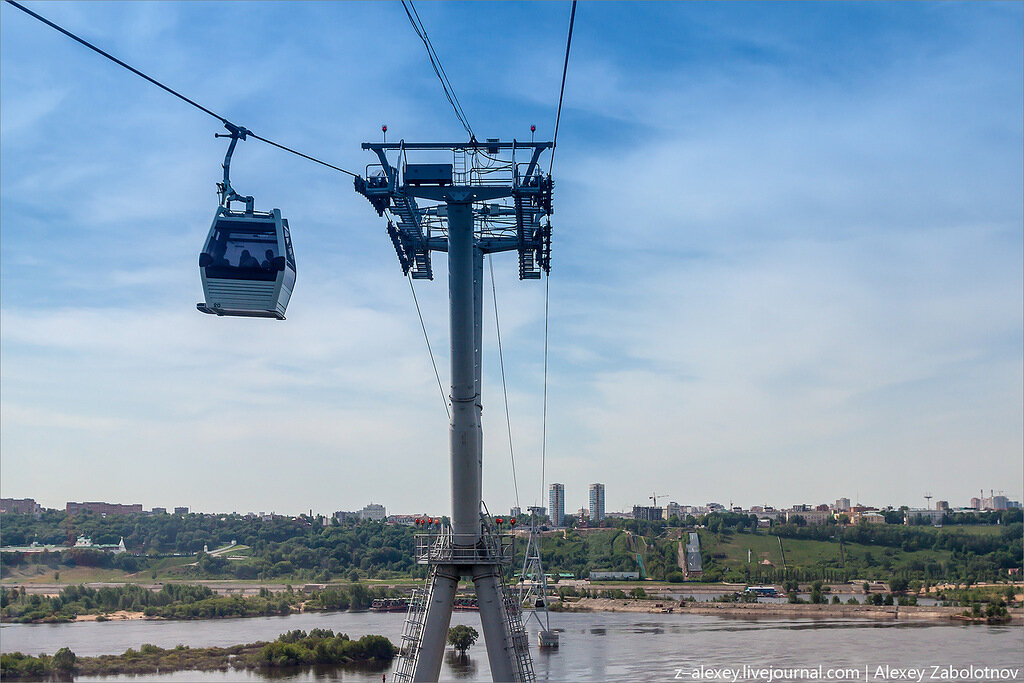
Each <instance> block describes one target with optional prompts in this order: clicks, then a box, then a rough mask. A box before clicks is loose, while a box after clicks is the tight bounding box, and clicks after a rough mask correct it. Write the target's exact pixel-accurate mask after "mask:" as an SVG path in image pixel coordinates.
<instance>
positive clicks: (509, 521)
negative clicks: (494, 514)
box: [508, 517, 516, 524]
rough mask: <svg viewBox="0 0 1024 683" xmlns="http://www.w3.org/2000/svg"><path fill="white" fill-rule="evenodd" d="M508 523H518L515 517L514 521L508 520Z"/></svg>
mask: <svg viewBox="0 0 1024 683" xmlns="http://www.w3.org/2000/svg"><path fill="white" fill-rule="evenodd" d="M508 523H509V524H515V523H516V518H515V517H513V518H512V519H510V520H508Z"/></svg>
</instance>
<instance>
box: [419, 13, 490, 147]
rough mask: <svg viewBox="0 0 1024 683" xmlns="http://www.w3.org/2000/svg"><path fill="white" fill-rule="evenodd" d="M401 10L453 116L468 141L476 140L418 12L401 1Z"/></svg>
mask: <svg viewBox="0 0 1024 683" xmlns="http://www.w3.org/2000/svg"><path fill="white" fill-rule="evenodd" d="M410 8H411V11H410ZM402 9H404V10H405V15H406V16H407V17H409V23H410V24H412V30H413V31H415V32H416V35H417V36H418V37H419V39H420V40H421V41H423V46H424V47H426V48H427V58H428V59H430V66H432V67H433V68H434V73H435V74H436V75H437V78H438V80H440V81H441V88H443V89H444V96H445V97H446V98H448V103H449V104H450V105H452V109H454V110H455V116H456V117H457V118H458V119H459V123H461V124H462V127H463V128H465V129H466V132H467V133H469V139H470V140H476V135H475V134H474V133H473V127H472V126H470V125H469V117H467V116H466V112H465V111H464V110H463V109H462V103H461V102H459V98H458V96H457V95H456V94H455V88H453V87H452V84H451V81H449V80H448V74H447V73H445V70H444V67H443V66H442V65H441V58H440V57H438V56H437V52H436V51H435V50H434V46H433V44H432V43H431V42H430V37H429V36H427V29H426V27H425V26H424V25H423V20H422V19H420V14H419V12H417V11H416V6H415V5H413V4H412V0H402ZM414 16H415V18H414Z"/></svg>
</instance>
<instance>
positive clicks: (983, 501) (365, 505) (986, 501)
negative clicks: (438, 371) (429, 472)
mask: <svg viewBox="0 0 1024 683" xmlns="http://www.w3.org/2000/svg"><path fill="white" fill-rule="evenodd" d="M555 486H558V487H560V488H559V496H560V500H561V503H562V514H563V517H572V516H574V515H570V514H566V513H565V510H566V509H574V508H575V506H574V504H573V503H570V502H568V501H570V500H571V499H572V498H571V496H570V495H567V493H566V492H567V490H568V491H569V492H571V491H572V488H571V487H566V485H565V484H561V483H552V484H550V485H549V487H548V492H549V497H548V505H547V507H545V506H537V507H538V509H543V510H544V511H545V514H547V515H548V516H550V514H551V499H552V497H551V494H552V492H553V487H555ZM594 486H600V487H601V493H602V495H605V492H606V490H607V487H606V486H605V485H604V484H601V483H597V484H589V485H588V486H587V494H588V499H587V503H586V504H583V505H581V506H580V507H579V508H575V509H578V510H582V509H586V510H588V512H589V510H590V502H591V501H592V500H593V496H592V495H591V494H592V491H593V487H594ZM976 493H979V494H981V495H980V496H979V495H970V496H969V497H967V498H965V499H964V500H960V499H959V498H957V497H956V496H952V497H944V496H942V495H928V496H927V497H926V494H922V495H921V496H920V497H919V498H920V500H918V501H916V502H915V501H914V500H913V499H912V497H910V498H907V499H904V500H900V501H899V502H896V501H877V500H857V499H855V498H854V497H850V496H840V497H832V498H829V497H827V496H826V497H824V498H822V499H821V500H817V499H814V498H806V497H805V498H804V499H802V500H800V501H784V502H779V501H775V502H773V501H770V500H767V501H765V500H762V501H760V502H756V503H750V502H745V501H730V500H726V501H724V502H723V501H714V500H710V499H708V500H690V499H682V500H680V499H669V497H667V496H666V497H665V498H666V499H665V504H664V505H659V506H657V507H659V508H661V509H663V510H667V509H669V507H670V506H673V505H677V506H679V507H688V508H705V509H707V506H708V505H709V504H710V505H721V506H722V509H723V510H726V511H728V510H729V509H730V508H731V507H741V508H742V509H743V510H744V511H755V510H756V509H760V508H763V507H764V506H768V507H770V508H773V509H775V510H788V509H792V508H795V507H800V506H811V507H813V506H820V505H828V506H829V507H830V508H833V509H844V508H848V507H850V506H857V505H864V506H869V507H873V508H878V509H884V508H888V507H892V508H894V509H899V508H900V507H902V506H906V507H908V508H909V509H911V510H922V509H932V510H934V509H936V508H937V506H938V505H942V504H945V505H948V507H949V509H951V510H954V511H955V510H958V509H971V508H972V507H974V506H975V504H976V503H977V504H978V505H979V506H980V508H981V509H1004V508H994V507H993V506H992V505H991V503H992V501H993V500H997V499H1003V500H1006V501H1009V502H1011V503H1017V504H1019V503H1020V502H1021V501H1020V500H1019V499H1015V498H1014V497H1013V496H1011V495H1006V491H1005V490H1004V489H993V488H989V489H982V490H978V491H977V492H976ZM3 498H4V499H5V500H6V499H14V500H15V501H17V500H24V499H30V500H33V501H35V502H36V503H37V504H40V505H42V507H43V508H46V509H51V510H54V509H56V510H63V509H65V508H67V507H68V506H72V505H74V506H79V507H80V506H82V505H88V504H99V505H112V506H121V507H126V508H127V507H133V506H135V507H141V510H140V511H139V512H141V513H143V514H145V513H150V512H151V511H154V510H161V511H164V512H166V511H167V510H181V509H184V510H185V511H186V512H189V511H190V512H196V513H201V514H224V513H228V512H231V513H236V514H243V515H244V514H250V513H257V512H258V514H284V515H289V516H298V515H300V514H306V513H308V512H310V511H311V510H310V509H309V508H306V509H302V510H297V511H296V510H286V509H277V510H274V509H270V507H268V506H267V505H263V506H257V507H255V508H250V509H244V510H227V509H198V508H196V507H191V506H180V505H150V504H149V503H140V502H138V501H136V500H132V501H128V502H126V501H103V502H99V501H97V502H96V503H89V502H86V503H77V502H73V501H66V502H65V503H63V504H59V505H48V504H46V501H45V497H42V498H40V497H36V496H17V495H15V496H8V495H7V494H6V492H5V494H4V496H3ZM660 498H661V496H659V499H660ZM80 499H81V500H83V501H87V500H95V499H86V498H80ZM933 499H934V502H933ZM381 500H382V499H381V498H380V496H375V497H374V498H373V500H368V501H362V502H360V501H348V503H347V504H344V505H339V506H335V508H333V509H330V510H319V509H312V513H313V515H314V516H316V515H323V516H326V517H330V516H332V515H334V514H336V513H338V512H339V511H340V510H344V509H350V510H357V509H358V508H362V511H363V512H366V511H367V510H369V509H370V508H380V512H381V514H383V511H384V510H385V509H386V510H387V511H388V513H387V514H388V516H391V515H402V516H408V515H419V514H424V513H428V514H435V515H439V516H443V515H447V514H448V511H439V510H424V509H416V510H405V509H397V508H394V507H392V504H390V503H388V502H386V501H385V502H383V503H382V502H381ZM921 501H925V503H924V504H922V503H921ZM602 503H603V501H602ZM634 506H642V507H646V504H645V503H644V502H642V501H639V500H637V501H633V502H631V503H626V504H623V505H621V506H618V507H613V508H604V511H605V516H607V515H608V514H615V515H619V514H622V513H627V512H629V511H630V510H631V509H632V508H633V507H634ZM602 507H603V506H602ZM493 509H494V510H502V509H505V508H502V507H500V506H499V507H494V508H493ZM509 509H510V510H513V511H514V510H515V509H516V508H515V506H512V507H511V508H509ZM346 514H352V515H357V514H358V511H356V512H351V513H346ZM495 514H496V515H497V516H500V515H499V513H495ZM514 514H515V513H514V512H513V513H511V516H514ZM591 519H592V517H591Z"/></svg>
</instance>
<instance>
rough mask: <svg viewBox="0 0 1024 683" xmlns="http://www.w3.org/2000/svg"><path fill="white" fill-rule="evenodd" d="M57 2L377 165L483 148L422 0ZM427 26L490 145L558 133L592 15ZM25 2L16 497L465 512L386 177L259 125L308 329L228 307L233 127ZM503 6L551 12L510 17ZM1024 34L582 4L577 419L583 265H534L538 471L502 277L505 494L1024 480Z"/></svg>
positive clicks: (492, 432)
mask: <svg viewBox="0 0 1024 683" xmlns="http://www.w3.org/2000/svg"><path fill="white" fill-rule="evenodd" d="M31 6H32V7H34V8H35V9H38V10H39V11H40V12H41V13H42V14H43V15H45V16H47V17H48V18H50V19H52V20H54V21H56V22H58V23H59V24H61V25H64V26H66V27H67V28H68V29H69V30H72V31H77V32H80V33H82V34H83V35H84V36H86V37H88V39H89V40H92V41H94V42H95V43H96V44H97V45H99V46H100V47H102V48H104V49H107V50H109V51H110V52H112V53H113V54H115V55H116V56H118V57H120V58H122V59H124V60H126V61H127V62H129V63H132V64H133V65H135V66H138V67H139V68H141V69H143V70H144V71H147V72H151V73H152V74H153V75H154V76H155V77H158V78H160V79H161V80H163V81H165V82H167V83H168V84H170V85H171V86H173V87H175V88H177V89H180V90H181V91H182V92H183V93H185V94H187V95H188V96H190V97H193V98H195V99H196V100H197V101H199V102H201V103H203V104H204V105H205V106H208V107H210V108H212V109H214V110H216V111H218V112H224V114H225V115H228V116H230V117H231V119H232V120H233V121H234V122H236V123H238V124H240V125H245V126H247V127H249V128H251V129H252V130H253V131H255V132H257V133H258V134H261V135H265V136H267V137H268V138H269V139H274V140H278V141H280V142H282V143H283V144H287V145H289V146H293V147H295V148H296V149H300V150H302V151H305V152H308V153H312V154H314V155H317V156H321V157H323V158H325V159H326V160H328V161H330V162H332V163H336V164H339V165H340V166H342V167H344V168H346V169H350V170H352V171H353V172H359V173H363V172H364V168H365V165H366V164H368V163H373V162H374V161H375V159H374V158H373V156H372V155H370V154H367V153H365V152H362V151H361V150H360V148H359V145H360V143H361V142H363V141H367V140H378V139H380V136H381V130H380V128H381V125H382V124H387V125H388V128H389V131H388V136H389V137H388V139H389V140H392V139H394V140H398V139H406V140H429V139H434V140H438V139H448V140H458V139H464V138H465V133H464V131H463V130H462V128H461V127H460V126H459V124H458V122H457V120H455V118H454V116H453V115H452V113H451V111H450V109H449V105H448V102H447V101H446V100H445V99H444V97H443V95H442V92H441V89H440V87H439V85H438V83H437V79H436V76H435V74H434V73H433V71H432V69H431V68H430V67H429V64H428V63H427V62H426V61H425V58H424V52H423V45H422V43H420V42H419V41H418V39H417V38H416V37H415V35H414V34H413V33H412V31H411V29H410V27H409V26H408V21H407V18H406V17H405V15H404V12H403V11H402V8H401V6H400V5H398V4H390V3H379V4H373V3H365V4H364V3H287V4H279V3H245V4H236V5H233V7H234V8H235V11H234V12H232V13H230V15H225V14H224V13H223V12H222V11H219V9H218V7H217V6H216V5H210V4H205V3H177V2H162V3H126V4H120V3H110V4H107V3H80V2H67V3H46V4H39V5H38V6H37V5H34V4H33V5H31ZM420 13H421V16H422V19H423V22H424V24H425V25H426V26H427V27H429V28H430V35H431V39H432V41H433V42H434V46H435V48H436V49H437V51H438V54H439V55H440V56H441V59H442V60H443V63H444V66H445V69H446V72H447V73H448V75H449V77H450V79H451V82H452V84H453V87H454V88H455V90H456V91H457V92H458V94H459V98H460V101H461V102H462V104H463V105H464V107H465V110H466V112H467V115H468V116H469V118H470V120H471V121H472V122H473V125H474V127H475V128H476V129H477V134H478V135H479V136H480V137H481V139H482V138H484V137H500V138H502V139H504V140H510V139H513V138H518V139H521V140H522V139H528V137H527V136H529V135H530V125H531V124H535V125H536V126H537V131H536V135H537V139H538V140H539V139H542V138H543V139H548V138H550V136H551V135H552V133H553V130H552V129H553V125H554V115H555V111H554V109H555V105H556V103H557V101H558V94H559V92H558V91H559V85H560V80H561V66H562V62H561V60H562V57H563V51H564V47H565V38H566V36H565V27H566V20H567V15H568V5H567V4H565V3H532V4H523V3H467V4H453V3H444V2H442V3H431V4H427V5H424V6H423V7H421V8H420ZM238 16H244V27H242V28H241V29H240V27H239V26H237V25H236V23H235V22H236V21H237V17H238ZM0 18H2V21H0V81H2V86H3V87H0V110H2V114H3V115H2V116H0V139H2V145H0V157H2V166H3V169H4V173H3V174H2V176H0V213H2V215H3V230H2V231H0V382H2V386H3V392H2V401H0V422H2V434H0V442H2V447H0V448H2V449H0V470H2V477H0V492H2V494H3V495H4V496H12V497H23V496H35V497H36V499H37V500H40V501H46V504H47V506H58V507H59V506H61V505H63V503H64V502H65V501H71V500H82V499H87V500H108V501H122V502H134V501H140V500H141V501H146V505H147V507H148V506H151V505H167V504H170V505H173V504H178V503H179V502H180V503H181V504H187V505H189V507H190V508H191V509H195V510H217V511H223V510H232V509H235V510H242V511H244V510H254V509H255V510H258V509H271V508H276V509H278V510H281V511H292V512H296V513H297V512H301V511H304V510H308V509H310V508H313V509H316V510H337V509H345V508H347V507H349V506H351V505H357V504H358V505H359V506H361V505H363V504H365V502H366V501H363V500H360V499H361V498H362V497H364V496H365V492H368V491H373V492H374V497H375V498H378V497H382V494H387V495H388V496H393V497H394V499H395V500H402V501H408V505H409V507H410V508H412V509H413V510H430V511H432V512H442V511H447V510H448V502H447V501H448V497H449V481H450V477H449V471H448V465H449V462H448V456H447V452H448V438H449V434H448V423H447V416H446V414H445V409H444V405H443V399H442V398H441V396H440V395H439V392H438V387H437V381H436V380H435V377H434V373H433V369H432V367H431V363H430V358H429V357H428V355H427V352H426V350H425V347H424V344H423V338H422V331H421V329H420V324H419V320H418V318H417V316H416V308H415V306H414V304H413V301H412V298H411V295H410V293H409V291H408V290H409V284H408V282H403V278H402V276H401V271H400V270H399V268H398V266H397V265H396V263H395V257H394V252H393V248H392V246H391V244H390V242H389V240H388V238H387V236H386V234H385V232H384V229H383V228H382V226H381V224H380V222H379V220H378V219H377V217H376V216H375V215H374V214H373V212H372V210H370V209H369V207H368V206H367V205H366V202H365V200H364V199H363V198H361V197H359V196H358V195H356V194H355V192H354V191H353V190H352V184H351V178H348V177H347V176H341V175H339V174H335V173H332V172H331V171H329V170H328V169H325V168H323V167H320V166H316V165H314V164H311V163H309V162H307V161H305V160H303V159H300V158H297V157H294V156H291V155H286V154H284V153H282V152H280V151H279V150H276V149H273V148H270V147H268V146H266V145H263V144H262V143H260V142H259V141H256V140H248V141H246V142H240V143H239V146H238V149H237V150H236V152H235V155H234V159H233V162H232V182H233V184H235V185H236V186H237V188H236V189H238V190H239V191H240V192H242V193H245V194H252V195H254V196H255V197H256V205H257V208H260V209H270V208H274V207H278V208H281V210H282V212H283V215H284V216H286V217H287V218H288V219H289V221H290V225H291V231H292V237H293V241H294V245H295V252H296V260H297V267H298V280H297V283H296V288H295V292H294V295H293V297H292V299H291V303H290V305H289V309H288V320H287V321H284V322H277V321H262V320H256V321H254V320H228V319H218V318H215V317H214V316H204V315H202V314H200V313H198V312H197V311H196V310H195V303H196V302H197V301H199V299H200V298H201V292H202V288H201V285H200V280H199V273H198V265H197V256H198V252H199V250H200V248H201V245H202V242H203V239H204V237H205V235H206V233H207V231H208V229H209V227H210V220H211V218H212V214H213V212H214V209H215V207H216V195H215V182H216V181H218V180H220V177H221V167H220V164H221V162H222V160H223V155H224V151H225V147H226V142H225V141H224V140H220V139H215V138H214V137H213V134H214V133H217V132H222V130H223V129H222V128H221V126H220V124H219V123H218V122H217V121H215V120H213V119H210V118H209V117H207V116H205V115H203V114H201V113H199V112H196V111H195V110H193V109H191V108H189V107H188V106H187V105H185V104H183V103H181V102H179V101H176V100H175V99H174V98H171V97H170V96H169V95H167V93H165V92H163V91H160V90H159V89H157V88H155V87H153V86H152V85H151V84H149V83H146V82H144V81H142V80H140V79H138V78H136V77H134V76H132V75H131V74H129V73H127V72H125V71H124V70H122V69H119V68H118V67H116V66H114V65H112V64H111V63H109V62H107V61H106V60H103V59H102V58H101V57H99V56H97V55H95V54H93V53H91V52H89V51H88V50H86V49H85V48H83V47H82V46H81V45H78V44H76V43H74V42H73V41H70V40H68V39H67V38H66V37H64V36H62V35H60V34H58V33H56V32H54V31H52V30H51V29H49V28H47V27H46V26H44V25H42V24H40V23H39V22H37V21H35V20H34V19H32V18H30V17H28V16H26V15H24V14H23V13H21V12H19V11H18V10H17V9H15V8H13V7H11V6H9V5H7V4H6V3H3V4H2V5H0ZM495 25H497V26H525V25H529V26H530V27H531V30H530V31H529V32H528V35H526V36H522V35H519V34H516V35H514V36H513V35H512V34H511V33H493V32H486V31H480V30H479V27H480V26H495ZM382 26H387V27H388V32H387V35H388V38H389V43H388V44H389V49H387V50H380V49H379V36H380V33H381V27H382ZM1022 29H1024V10H1022V7H1021V5H1020V4H1016V3H1008V4H999V3H976V4H964V5H960V4H941V3H937V4H924V5H918V4H871V3H869V4H856V3H851V4H846V3H842V4H840V3H825V4H767V5H762V4H756V3H755V4H729V3H726V4H718V3H707V4H702V3H693V4H684V3H662V4H658V3H651V4H639V5H634V4H628V5H627V4H621V3H588V4H582V5H580V6H579V8H578V14H577V24H576V33H575V37H574V44H573V51H572V56H571V60H570V63H569V71H568V77H567V81H566V91H565V107H564V110H563V113H562V122H561V130H560V132H559V138H558V153H557V155H556V157H555V158H556V161H555V164H554V179H555V183H556V188H557V189H556V195H555V213H554V215H553V218H552V225H553V240H554V246H553V254H552V258H553V269H552V276H551V280H550V281H549V282H550V292H551V299H550V321H549V322H550V338H549V350H550V357H549V363H548V392H547V396H548V404H547V406H548V407H547V423H546V434H547V443H546V445H542V443H541V435H542V432H543V427H542V417H541V416H542V401H543V394H544V392H543V386H544V385H543V377H544V355H543V349H544V341H543V340H544V288H543V287H537V286H533V285H521V283H519V281H518V280H517V273H516V269H515V267H514V265H512V263H511V262H509V261H507V260H501V259H498V260H496V262H495V263H494V277H495V280H496V283H495V284H496V290H497V297H498V306H499V308H500V311H499V312H500V320H501V333H502V343H503V348H504V352H505V358H504V360H505V370H506V376H507V379H508V398H509V413H510V415H511V421H512V433H513V436H514V441H513V445H514V452H515V459H516V475H517V486H515V485H513V482H512V471H513V470H512V466H511V462H510V458H509V452H510V448H509V446H510V445H509V442H508V438H507V436H506V427H505V421H504V418H505V412H504V405H503V397H502V389H501V388H502V380H501V371H500V368H499V365H498V353H497V344H496V340H495V338H494V317H493V310H492V305H491V302H490V299H489V297H488V301H487V302H486V303H485V306H484V316H485V318H484V333H485V337H484V350H483V362H484V372H483V374H484V377H483V405H484V412H483V421H484V424H483V428H484V456H483V457H484V474H483V477H484V481H483V497H484V500H485V501H486V502H487V503H488V505H489V506H490V507H491V509H492V510H493V509H501V510H506V509H508V508H510V507H511V506H515V505H519V506H520V507H522V508H523V509H526V508H528V507H529V506H531V505H544V504H546V503H547V484H549V483H550V482H552V481H557V482H565V483H566V488H567V491H566V493H567V496H566V503H567V506H566V507H567V509H569V510H575V509H576V508H577V507H578V506H579V505H585V504H586V487H587V486H588V484H589V483H591V482H592V481H593V479H595V478H599V479H600V480H602V481H607V482H614V484H613V488H612V489H611V490H609V491H608V500H607V509H608V510H616V509H618V510H621V509H629V507H631V506H632V505H635V504H638V503H639V504H644V503H645V501H647V499H648V497H649V496H650V495H651V493H652V492H656V493H657V494H667V495H668V496H669V498H667V500H676V501H677V502H680V503H683V502H686V500H687V499H690V501H691V502H693V501H692V498H693V497H694V496H696V495H698V494H699V495H700V496H701V498H704V500H703V501H699V502H700V503H703V502H707V501H709V500H710V501H719V502H721V503H723V504H728V503H729V502H730V500H733V501H744V504H746V505H754V504H759V503H761V502H766V501H763V500H758V499H759V498H769V499H770V500H768V501H767V502H769V503H771V502H772V501H774V502H775V504H787V503H791V502H796V501H800V499H801V497H802V496H803V495H804V492H805V491H806V490H807V487H808V482H810V484H811V487H812V490H814V491H817V492H820V493H821V495H822V496H823V499H822V500H821V501H813V502H815V503H818V502H831V501H832V500H834V499H835V498H836V497H838V496H849V497H851V498H854V497H858V498H860V499H861V500H862V501H864V502H881V501H886V502H892V503H895V504H899V502H898V501H901V499H902V502H908V501H910V500H917V499H919V498H921V497H923V494H924V493H925V492H932V493H935V494H936V496H941V497H942V498H944V499H949V500H950V501H951V502H952V501H958V502H961V501H962V503H963V504H966V502H967V500H969V498H970V497H972V496H974V495H976V494H975V493H974V492H973V491H971V490H970V489H974V488H976V487H979V486H984V485H986V484H988V485H989V486H994V488H996V489H997V490H998V488H999V487H1000V486H1002V487H1004V488H1005V489H1006V491H1007V495H1008V496H1009V497H1010V498H1013V499H1016V500H1019V499H1021V497H1022V494H1024V491H1022V482H1024V462H1022V458H1021V457H1020V455H1021V453H1022V452H1024V419H1022V417H1024V357H1022V348H1024V264H1022V262H1021V259H1020V254H1021V252H1022V249H1024V237H1022V231H1021V225H1022V223H1024V207H1022V206H1021V202H1020V197H1021V196H1022V192H1024V182H1022V168H1024V151H1022V149H1024V132H1022V123H1021V121H1022V119H1024V90H1022V81H1024V74H1022V71H1021V63H1022V46H1021V42H1020V34H1021V31H1022ZM520 33H525V32H520ZM267 46H273V48H272V49H269V50H268V49H267ZM481 54H495V55H498V54H504V55H511V56H512V57H511V58H510V61H508V62H505V61H502V60H498V59H493V60H492V59H481V58H480V55H481ZM513 64H515V66H514V67H513V66H512V65H513ZM524 73H528V74H530V77H529V78H524V77H523V75H524ZM324 74H330V77H329V79H328V80H327V81H325V80H324ZM397 74H401V75H402V77H401V78H398V77H396V75H397ZM435 270H436V274H437V277H436V280H435V281H434V282H432V283H428V282H420V281H418V282H417V283H416V292H417V296H418V298H419V304H420V306H421V307H422V310H423V314H424V323H425V326H426V330H427V332H428V333H429V335H430V339H431V343H432V347H433V349H434V352H435V356H436V360H437V366H438V368H439V370H440V374H441V382H442V384H444V383H446V381H447V335H448V320H447V292H446V287H445V282H446V279H447V265H446V263H445V259H444V257H443V256H442V255H440V254H438V255H437V257H436V262H435ZM489 276H490V274H489V270H488V277H489ZM487 284H488V285H489V282H488V283H487ZM534 284H535V283H534ZM441 393H446V392H444V391H442V392H441ZM542 453H545V460H544V462H543V463H542V462H541V454H542ZM965 470H966V471H965ZM542 472H543V475H542V474H541V473H542ZM594 472H599V473H600V474H599V475H598V476H595V475H594ZM735 473H742V474H743V475H744V476H736V474H735ZM836 481H841V482H842V484H841V485H837V484H833V483H831V482H836ZM965 481H968V482H970V485H969V486H968V485H967V484H965V483H964V482H965ZM651 482H656V484H655V485H654V486H652V485H651ZM663 482H677V483H676V484H672V483H667V484H663ZM989 486H986V488H985V492H986V494H987V493H988V488H989ZM965 488H966V489H968V490H963V489H965ZM517 489H518V493H519V499H518V500H517V499H516V497H515V491H516V490H517ZM836 489H841V490H836ZM912 489H913V490H914V491H915V493H913V494H910V493H908V492H909V491H911V490H912ZM167 491H180V492H188V496H187V498H188V500H180V501H176V500H174V498H175V496H169V495H168V494H167ZM917 491H919V492H920V493H917ZM944 491H945V492H947V493H946V494H945V495H944V494H943V493H942V492H944ZM950 491H952V492H953V493H948V492H950ZM765 492H769V495H767V496H766V495H765ZM857 492H859V495H857ZM570 501H571V504H569V503H570ZM801 502H808V503H810V502H812V501H806V500H804V501H801Z"/></svg>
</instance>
